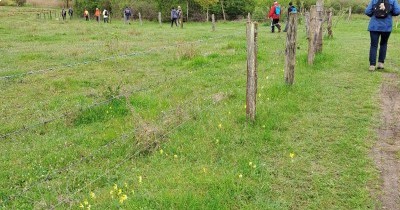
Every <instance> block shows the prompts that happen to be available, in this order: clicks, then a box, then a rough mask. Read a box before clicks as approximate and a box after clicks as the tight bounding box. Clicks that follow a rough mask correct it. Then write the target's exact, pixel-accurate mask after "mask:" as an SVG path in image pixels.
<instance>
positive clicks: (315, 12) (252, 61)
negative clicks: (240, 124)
mask: <svg viewBox="0 0 400 210" xmlns="http://www.w3.org/2000/svg"><path fill="white" fill-rule="evenodd" d="M332 13H333V11H332V9H329V10H328V11H327V12H326V21H327V25H328V27H327V34H328V38H331V37H333V32H332ZM305 17H306V31H307V32H306V33H307V37H308V64H309V65H313V64H314V59H315V54H316V53H322V47H323V42H322V41H323V31H324V29H323V24H324V22H325V13H324V3H323V0H317V4H316V5H313V6H311V9H310V12H309V13H306V14H305ZM287 24H289V27H288V30H287V36H286V49H285V68H284V78H285V83H286V84H287V85H293V83H294V77H295V66H296V49H297V46H296V42H297V24H298V14H297V13H291V14H290V15H289V19H288V23H287ZM246 36H247V86H246V117H247V119H249V120H250V121H252V122H254V121H255V117H256V104H257V103H256V98H257V36H258V23H257V22H252V21H251V17H250V14H249V15H248V18H247V24H246Z"/></svg>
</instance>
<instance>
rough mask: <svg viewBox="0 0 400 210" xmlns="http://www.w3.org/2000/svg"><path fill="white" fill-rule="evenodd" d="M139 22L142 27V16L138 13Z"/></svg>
mask: <svg viewBox="0 0 400 210" xmlns="http://www.w3.org/2000/svg"><path fill="white" fill-rule="evenodd" d="M139 22H140V25H141V26H142V25H143V22H142V14H140V12H139Z"/></svg>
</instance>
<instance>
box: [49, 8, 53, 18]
mask: <svg viewBox="0 0 400 210" xmlns="http://www.w3.org/2000/svg"><path fill="white" fill-rule="evenodd" d="M49 16H50V20H51V19H53V18H52V16H51V10H50V11H49Z"/></svg>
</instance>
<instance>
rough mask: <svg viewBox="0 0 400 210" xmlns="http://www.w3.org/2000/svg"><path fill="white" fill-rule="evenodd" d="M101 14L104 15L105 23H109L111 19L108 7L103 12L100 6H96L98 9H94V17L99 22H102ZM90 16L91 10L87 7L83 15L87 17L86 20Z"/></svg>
mask: <svg viewBox="0 0 400 210" xmlns="http://www.w3.org/2000/svg"><path fill="white" fill-rule="evenodd" d="M101 15H103V21H104V23H108V21H109V19H110V12H109V11H108V10H106V9H104V10H103V12H101V11H100V9H99V8H96V10H95V11H94V17H95V19H96V21H97V22H100V16H101ZM89 16H90V15H89V11H88V10H87V9H86V8H85V10H84V12H83V17H84V18H85V20H86V21H89Z"/></svg>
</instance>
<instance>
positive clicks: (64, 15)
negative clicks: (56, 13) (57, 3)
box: [61, 8, 67, 20]
mask: <svg viewBox="0 0 400 210" xmlns="http://www.w3.org/2000/svg"><path fill="white" fill-rule="evenodd" d="M61 17H62V19H63V20H65V19H67V11H66V10H65V9H64V8H62V10H61Z"/></svg>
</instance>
